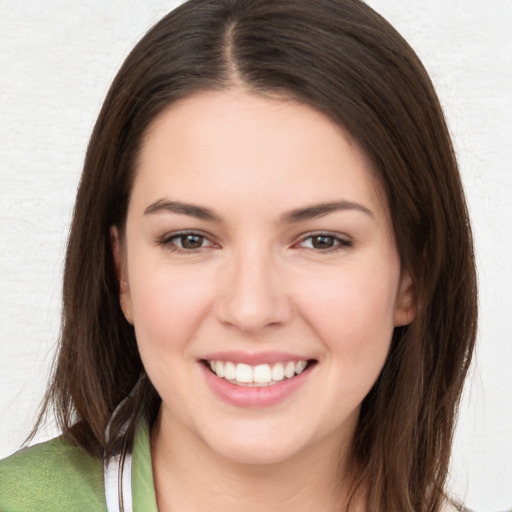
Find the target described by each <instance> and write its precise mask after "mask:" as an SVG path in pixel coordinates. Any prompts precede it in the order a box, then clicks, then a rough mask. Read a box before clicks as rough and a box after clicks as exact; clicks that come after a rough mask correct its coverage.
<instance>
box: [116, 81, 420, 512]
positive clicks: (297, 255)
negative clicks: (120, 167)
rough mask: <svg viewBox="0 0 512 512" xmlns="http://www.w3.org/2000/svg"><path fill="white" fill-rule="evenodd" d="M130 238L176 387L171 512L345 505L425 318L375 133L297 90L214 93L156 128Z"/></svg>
mask: <svg viewBox="0 0 512 512" xmlns="http://www.w3.org/2000/svg"><path fill="white" fill-rule="evenodd" d="M113 241H114V244H113V245H114V254H115V257H116V262H117V267H118V273H119V277H120V282H121V297H120V300H121V306H122V308H123V311H124V313H125V316H126V318H127V319H128V321H129V322H131V323H133V325H134V326H135V332H136V336H137V341H138V345H139V350H140V354H141V357H142V360H143V363H144V366H145V369H146V371H147V373H148V376H149V378H150V379H151V381H152V383H153V384H154V386H155V387H156V389H157V391H158V392H159V394H160V396H161V398H162V406H161V410H160V413H159V416H158V419H157V422H156V424H155V426H154V428H153V431H152V438H151V447H152V455H153V471H154V477H155V487H156V493H157V501H158V506H159V510H161V511H162V512H167V511H173V510H187V511H191V512H194V511H204V510H209V511H222V512H229V511H231V510H237V511H238V510H240V507H241V506H242V507H243V510H244V511H261V510H294V511H318V510H325V511H328V510H335V509H337V507H336V505H335V503H339V500H340V499H342V498H343V496H344V491H345V490H346V489H345V488H344V487H343V485H341V486H340V485H339V482H340V478H341V480H343V477H344V476H347V475H343V464H342V465H341V467H340V466H339V461H340V459H341V460H343V456H344V454H345V453H346V451H347V449H348V447H349V445H350V440H351V436H352V434H353V432H354V429H355V425H356V422H357V418H358V414H359V408H360V404H361V401H362V400H363V398H364V397H365V396H366V394H367V393H368V391H369V390H370V389H371V387H372V385H373V383H374V382H375V380H376V379H377V377H378V375H379V372H380V371H381V369H382V366H383V364H384V362H385V359H386V355H387V353H388V349H389V345H390V341H391V336H392V332H393V329H394V327H395V326H397V325H404V324H406V323H408V322H410V321H411V320H412V317H413V315H414V294H413V289H412V284H411V279H410V277H409V276H408V274H407V272H405V271H403V269H402V268H401V266H400V261H399V258H398V255H397V250H396V246H395V242H394V238H393V234H392V227H391V222H390V218H389V212H388V208H387V205H386V201H385V199H384V196H383V194H382V191H381V189H380V186H379V184H378V182H377V180H376V179H375V177H374V173H373V170H372V166H371V164H370V162H369V161H368V159H367V158H366V156H365V154H364V153H363V152H362V151H361V149H360V148H359V147H358V145H357V144H356V143H355V142H354V141H353V140H351V138H350V137H349V136H348V135H347V134H346V133H345V132H344V131H343V130H342V129H341V128H340V127H339V126H337V125H336V124H334V123H332V122H331V121H330V120H329V119H328V118H327V117H325V116H324V115H322V114H320V113H318V112H317V111H315V110H313V109H312V108H310V107H308V106H305V105H302V104H299V103H297V102H294V101H291V100H285V99H283V98H280V99H279V98H274V99H271V98H268V97H263V96H259V95H256V94H254V93H249V92H246V91H244V90H243V89H240V88H235V89H231V90H227V91H222V92H202V93H198V94H196V95H193V96H191V97H189V98H187V99H185V100H182V101H180V102H178V103H176V104H174V105H172V106H171V107H170V108H168V109H167V110H166V111H165V112H163V113H162V114H161V115H160V116H159V117H158V118H157V119H156V121H155V122H154V123H153V125H152V126H151V127H150V129H149V130H148V132H147V134H146V137H145V139H144V143H143V147H142V152H141V154H140V158H139V161H138V165H137V169H136V177H135V181H134V184H133V189H132V192H131V197H130V201H129V208H128V215H127V220H126V229H125V234H124V237H123V240H120V239H119V235H118V233H117V231H116V230H115V229H114V230H113ZM304 366H305V367H304ZM257 367H258V368H257ZM283 371H285V372H288V373H287V375H285V376H284V377H283ZM230 372H231V373H230ZM232 372H234V373H232ZM247 372H249V373H248V374H247ZM290 372H291V373H290ZM256 374H258V375H256ZM247 375H249V376H247ZM340 471H341V475H340ZM359 507H360V504H357V509H358V510H363V509H361V508H359ZM338 508H339V505H338Z"/></svg>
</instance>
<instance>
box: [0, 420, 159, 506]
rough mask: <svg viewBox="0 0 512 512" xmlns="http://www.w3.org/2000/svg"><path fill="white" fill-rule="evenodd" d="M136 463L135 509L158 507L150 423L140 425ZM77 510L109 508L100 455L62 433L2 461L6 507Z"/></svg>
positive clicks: (0, 481) (1, 495)
mask: <svg viewBox="0 0 512 512" xmlns="http://www.w3.org/2000/svg"><path fill="white" fill-rule="evenodd" d="M132 464H133V466H132V495H133V510H134V512H158V509H157V506H156V498H155V487H154V484H153V471H152V468H151V452H150V447H149V430H148V426H147V424H146V423H141V424H140V425H139V426H138V428H137V432H136V434H135V443H134V448H133V463H132ZM72 510H84V511H87V512H107V505H106V503H105V489H104V485H103V461H102V460H101V459H97V458H95V457H91V456H90V455H88V454H86V453H85V452H84V451H83V450H82V449H80V448H77V447H76V446H73V445H72V444H71V443H70V442H69V441H67V440H66V439H64V438H63V437H57V438H55V439H52V440H51V441H48V442H46V443H41V444H38V445H36V446H32V447H30V448H26V449H24V450H21V451H19V452H17V453H15V454H14V455H11V456H10V457H8V458H7V459H4V460H2V461H0V511H1V512H36V511H37V512H70V511H72Z"/></svg>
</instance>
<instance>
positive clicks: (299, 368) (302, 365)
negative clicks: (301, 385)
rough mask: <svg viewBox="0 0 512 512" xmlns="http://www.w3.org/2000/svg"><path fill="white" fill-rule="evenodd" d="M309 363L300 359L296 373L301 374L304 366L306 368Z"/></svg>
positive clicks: (296, 366)
mask: <svg viewBox="0 0 512 512" xmlns="http://www.w3.org/2000/svg"><path fill="white" fill-rule="evenodd" d="M307 364H308V363H307V362H306V361H299V362H298V363H297V364H296V365H295V373H296V374H297V375H300V374H301V373H302V372H303V371H304V368H306V365H307Z"/></svg>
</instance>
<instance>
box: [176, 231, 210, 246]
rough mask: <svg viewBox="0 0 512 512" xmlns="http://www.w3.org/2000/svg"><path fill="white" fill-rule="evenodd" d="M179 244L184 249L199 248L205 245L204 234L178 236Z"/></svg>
mask: <svg viewBox="0 0 512 512" xmlns="http://www.w3.org/2000/svg"><path fill="white" fill-rule="evenodd" d="M176 240H177V241H179V242H178V243H177V245H178V246H181V248H182V249H199V248H200V247H202V246H203V243H204V236H202V235H193V234H190V235H181V236H179V237H177V238H176Z"/></svg>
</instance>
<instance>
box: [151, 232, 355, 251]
mask: <svg viewBox="0 0 512 512" xmlns="http://www.w3.org/2000/svg"><path fill="white" fill-rule="evenodd" d="M187 236H194V237H197V238H201V239H202V240H201V242H202V243H203V242H205V241H208V242H209V244H208V245H205V246H203V245H202V244H201V246H200V247H197V248H191V249H190V248H189V249H186V248H184V247H179V246H177V245H176V244H175V242H174V241H175V240H179V239H182V243H183V239H184V238H185V237H187ZM314 238H326V239H329V240H332V244H333V245H332V247H329V248H324V249H319V248H315V247H313V246H311V247H304V248H307V249H311V250H313V251H316V252H319V253H323V254H326V253H331V252H336V251H339V250H342V249H347V248H350V247H352V245H353V244H352V241H351V240H347V239H346V238H341V237H340V236H338V235H335V234H333V233H329V232H323V231H322V232H317V233H310V234H308V235H307V236H304V237H302V238H301V239H300V240H299V242H297V243H295V244H294V245H293V247H297V246H300V245H301V244H304V242H306V240H313V239H314ZM157 244H158V245H160V246H162V247H165V248H167V249H168V250H170V251H171V252H175V253H179V254H188V255H190V254H197V253H199V252H201V251H202V249H204V248H208V247H215V243H214V242H211V241H210V240H209V238H208V236H207V235H205V234H203V233H201V232H199V231H181V232H179V233H173V234H171V235H168V236H165V237H163V238H161V239H159V240H158V241H157Z"/></svg>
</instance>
